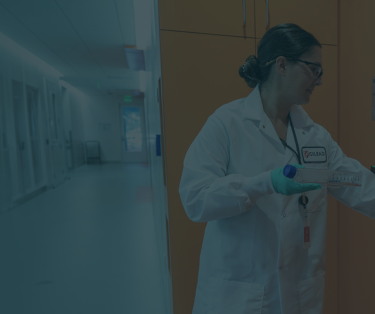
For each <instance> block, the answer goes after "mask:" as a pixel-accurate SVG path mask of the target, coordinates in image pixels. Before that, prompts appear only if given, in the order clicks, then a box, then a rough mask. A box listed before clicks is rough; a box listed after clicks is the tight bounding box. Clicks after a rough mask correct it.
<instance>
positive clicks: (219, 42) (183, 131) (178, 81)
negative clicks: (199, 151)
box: [159, 0, 338, 314]
mask: <svg viewBox="0 0 375 314" xmlns="http://www.w3.org/2000/svg"><path fill="white" fill-rule="evenodd" d="M254 1H255V2H254ZM300 3H302V4H300ZM254 5H255V10H254ZM246 12H247V15H246V16H247V27H248V30H247V34H246V35H247V37H248V38H243V30H242V26H243V12H242V1H237V2H233V1H232V2H228V1H219V2H217V1H216V2H214V1H211V0H205V1H197V0H192V1H172V0H160V1H159V19H160V45H161V63H162V81H163V106H164V107H163V108H164V128H165V151H166V160H167V167H166V173H167V174H166V175H167V182H168V207H169V226H170V243H171V251H170V253H171V263H172V264H171V265H172V285H173V305H174V309H173V310H174V313H178V314H191V312H192V308H193V304H194V297H195V289H196V284H197V277H198V269H199V256H200V250H201V246H202V240H203V235H204V229H205V226H206V223H194V222H192V221H190V220H189V218H188V217H187V215H186V213H185V210H184V208H183V206H182V204H181V200H180V196H179V192H178V188H179V184H180V180H181V174H182V169H183V160H184V158H185V155H186V152H187V150H188V148H189V146H190V144H191V143H192V142H193V140H194V139H195V137H196V136H197V135H198V133H199V131H200V130H201V129H202V127H203V125H204V124H205V122H206V121H207V118H208V117H209V116H210V115H211V114H212V113H213V112H214V111H215V110H216V109H217V108H219V107H220V106H222V105H224V104H226V103H228V102H230V101H233V100H236V99H239V98H243V97H246V96H248V95H249V93H250V92H251V91H252V90H251V89H250V88H249V87H248V86H247V84H246V82H245V81H244V80H243V79H242V78H241V77H240V76H239V74H238V69H239V67H240V66H242V65H243V63H244V62H245V61H246V58H247V57H248V56H249V55H251V54H254V55H256V54H257V50H256V47H257V43H258V42H259V40H260V39H261V37H262V36H263V35H264V33H265V31H266V30H265V27H266V24H267V22H266V7H265V1H264V0H263V1H261V0H252V1H246ZM251 21H252V22H251ZM285 22H293V23H296V24H298V25H300V26H301V27H302V28H304V29H306V30H307V31H309V32H311V33H312V34H313V35H315V36H316V37H317V39H318V40H319V41H320V42H321V44H322V45H323V48H322V52H323V68H324V76H323V85H322V86H320V87H317V88H316V89H315V91H314V93H313V95H312V96H311V98H310V103H309V104H307V105H304V109H305V110H306V111H307V113H308V114H309V115H310V117H311V118H312V119H313V121H315V122H316V123H318V124H321V125H322V126H324V127H325V128H326V129H327V130H328V132H330V134H331V135H332V137H333V139H336V138H337V106H338V104H337V94H338V93H337V47H336V46H335V44H336V37H337V34H336V22H337V20H336V1H334V2H332V1H327V3H326V2H324V1H322V0H319V1H317V2H314V3H313V6H308V5H306V2H305V1H302V2H301V1H295V0H293V1H292V0H288V1H272V2H271V1H270V26H271V27H273V26H276V25H277V24H280V23H285ZM255 26H256V27H255ZM255 29H256V34H257V37H258V39H256V38H255ZM217 35H225V36H217ZM249 37H252V38H249ZM327 215H328V230H327V250H326V256H327V261H326V265H327V266H326V267H327V273H326V290H325V305H324V310H325V313H330V314H335V313H337V302H336V300H337V270H336V266H337V247H336V245H337V219H336V218H337V201H336V200H335V199H333V198H331V197H330V196H329V197H328V214H327Z"/></svg>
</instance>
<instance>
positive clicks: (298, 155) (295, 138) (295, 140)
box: [279, 114, 302, 166]
mask: <svg viewBox="0 0 375 314" xmlns="http://www.w3.org/2000/svg"><path fill="white" fill-rule="evenodd" d="M288 118H289V121H290V125H291V126H292V131H293V135H294V142H295V143H296V147H297V152H298V154H297V153H296V151H295V150H294V149H293V148H291V147H290V146H289V145H288V144H287V143H286V142H285V141H284V140H283V139H282V138H280V137H279V139H280V140H281V142H282V143H283V145H285V146H286V147H288V148H289V149H290V150H291V151H293V153H295V154H296V156H297V157H298V162H299V164H300V165H301V166H302V163H301V155H300V152H299V145H298V141H297V136H296V132H295V131H294V127H293V123H292V119H291V118H290V114H288Z"/></svg>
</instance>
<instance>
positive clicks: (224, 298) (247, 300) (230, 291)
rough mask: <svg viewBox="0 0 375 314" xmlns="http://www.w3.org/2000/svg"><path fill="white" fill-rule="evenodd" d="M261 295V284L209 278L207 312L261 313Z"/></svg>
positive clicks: (217, 313) (226, 313)
mask: <svg viewBox="0 0 375 314" xmlns="http://www.w3.org/2000/svg"><path fill="white" fill-rule="evenodd" d="M263 295H264V286H263V285H259V284H253V283H248V282H239V281H229V280H222V279H218V278H210V279H209V293H208V300H207V302H208V314H228V313H236V314H248V313H252V314H261V310H262V304H263Z"/></svg>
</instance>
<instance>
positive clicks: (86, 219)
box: [0, 164, 167, 314]
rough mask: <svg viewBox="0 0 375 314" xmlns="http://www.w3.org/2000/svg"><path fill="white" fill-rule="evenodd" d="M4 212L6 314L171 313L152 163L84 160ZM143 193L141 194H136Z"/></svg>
mask: <svg viewBox="0 0 375 314" xmlns="http://www.w3.org/2000/svg"><path fill="white" fill-rule="evenodd" d="M69 176H70V178H71V179H70V180H67V181H65V182H64V183H62V184H61V185H59V186H58V187H56V189H51V190H48V191H46V192H44V193H43V194H40V195H38V196H37V197H36V198H34V199H32V200H31V201H28V202H27V203H24V204H22V205H21V206H19V207H17V208H15V209H13V210H12V211H10V212H7V213H5V214H3V215H0V313H1V314H86V313H87V314H117V313H121V314H151V313H152V314H165V313H167V311H166V309H165V296H164V291H163V285H162V281H161V280H162V279H161V275H160V265H159V260H158V258H157V249H156V248H157V246H156V243H155V235H154V223H153V212H152V204H151V203H149V201H150V198H148V201H147V202H145V201H141V200H142V195H141V194H138V195H137V188H138V187H141V188H140V189H138V193H142V191H143V193H145V194H144V195H145V198H143V200H145V199H147V198H146V195H147V197H149V196H150V188H149V187H150V173H149V168H146V167H144V166H142V165H140V164H101V165H95V164H90V165H84V166H82V167H80V168H78V169H76V170H75V171H74V172H72V173H70V174H69ZM137 200H138V201H137Z"/></svg>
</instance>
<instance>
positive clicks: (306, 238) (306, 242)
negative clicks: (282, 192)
mask: <svg viewBox="0 0 375 314" xmlns="http://www.w3.org/2000/svg"><path fill="white" fill-rule="evenodd" d="M288 118H289V121H290V125H291V127H292V131H293V135H294V141H295V143H296V147H297V152H298V153H296V152H295V150H294V149H293V148H291V147H290V146H289V145H288V144H287V143H286V142H285V141H284V140H283V139H282V138H280V140H281V142H282V143H283V144H284V145H285V146H286V147H288V148H289V149H290V150H291V151H293V152H294V153H295V154H296V155H297V157H298V161H299V164H300V165H301V166H302V163H301V155H300V151H299V145H298V140H297V136H296V132H295V131H294V127H293V123H292V119H291V118H290V113H289V114H288ZM308 202H309V199H308V197H307V196H305V193H302V195H301V196H300V198H299V199H298V203H299V204H301V205H302V206H303V207H304V209H305V210H306V204H307V203H308ZM310 241H311V240H310V221H309V218H308V216H307V212H305V219H304V221H303V248H304V249H308V248H309V247H310Z"/></svg>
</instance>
